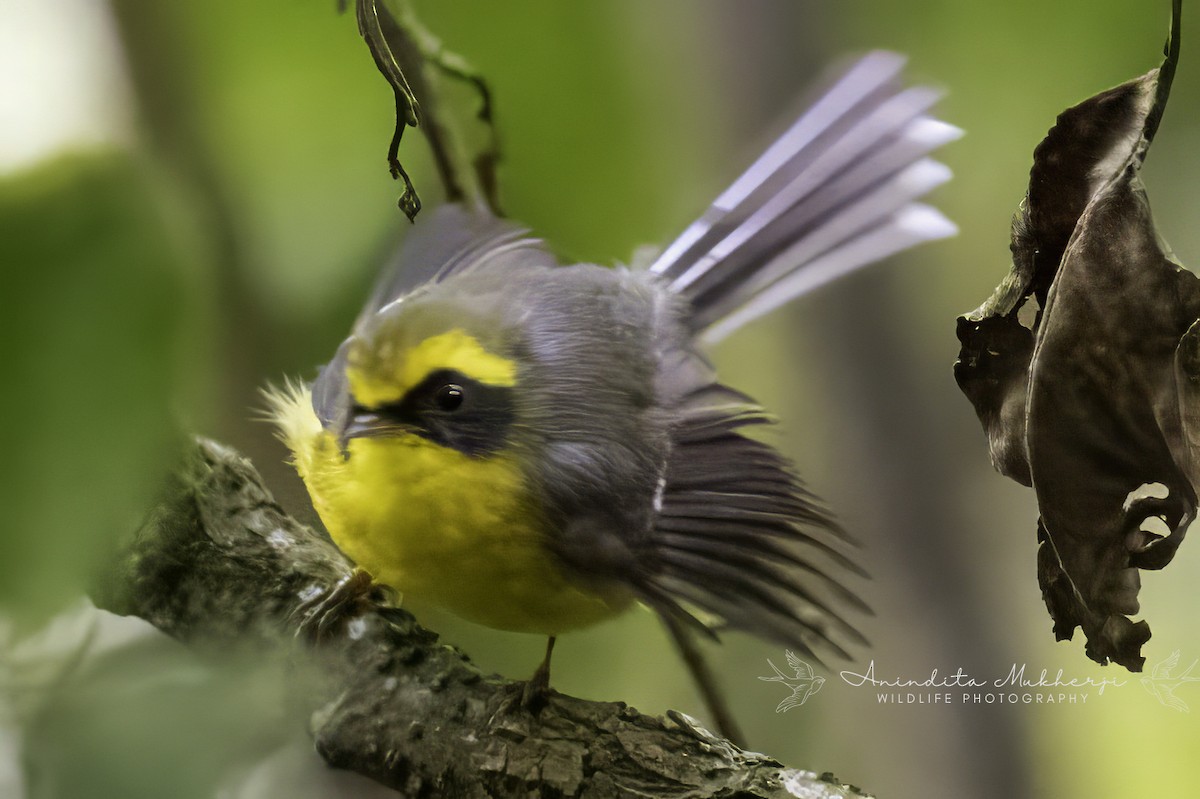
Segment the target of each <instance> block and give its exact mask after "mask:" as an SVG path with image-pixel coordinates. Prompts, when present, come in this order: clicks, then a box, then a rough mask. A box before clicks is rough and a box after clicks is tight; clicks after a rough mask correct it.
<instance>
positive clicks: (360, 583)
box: [291, 568, 380, 643]
mask: <svg viewBox="0 0 1200 799" xmlns="http://www.w3.org/2000/svg"><path fill="white" fill-rule="evenodd" d="M378 588H380V586H376V585H375V583H374V582H372V580H371V575H369V574H367V573H366V572H365V571H363V570H362V569H357V568H356V569H354V571H352V572H350V574H348V575H346V576H345V577H343V578H342V579H341V580H338V582H337V584H336V585H334V586H333V588H331V589H330V590H328V591H326V592H324V593H322V594H318V595H317V596H315V597H313V598H312V599H309V600H307V601H305V602H303V603H301V604H300V605H299V606H298V607H297V608H296V609H295V610H294V611H293V612H292V614H291V618H292V619H299V623H298V624H297V627H296V636H297V637H301V636H303V637H305V638H307V639H309V640H310V641H312V642H313V643H319V642H321V641H323V640H325V639H326V638H328V637H329V636H330V635H331V634H332V633H334V631H336V630H337V629H338V628H340V627H341V625H342V624H344V623H345V622H346V621H347V620H348V619H351V618H353V617H354V616H357V615H358V614H359V613H360V612H361V611H362V610H363V609H364V606H365V604H366V600H367V599H368V598H369V597H373V595H374V594H375V592H376V589H378Z"/></svg>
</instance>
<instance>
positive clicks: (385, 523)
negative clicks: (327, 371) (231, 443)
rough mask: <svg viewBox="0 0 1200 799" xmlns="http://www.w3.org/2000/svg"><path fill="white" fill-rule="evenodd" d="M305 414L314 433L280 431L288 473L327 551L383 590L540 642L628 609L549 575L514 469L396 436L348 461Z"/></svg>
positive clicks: (302, 428)
mask: <svg viewBox="0 0 1200 799" xmlns="http://www.w3.org/2000/svg"><path fill="white" fill-rule="evenodd" d="M305 393H306V394H307V392H305ZM300 405H301V403H300V402H296V406H300ZM301 410H302V409H301V408H299V407H297V408H295V412H299V411H301ZM303 410H307V413H308V414H309V416H310V417H311V422H308V421H307V420H305V422H304V423H303V425H292V426H290V428H289V427H287V426H285V425H283V424H281V425H280V427H281V429H283V430H284V437H285V439H287V440H288V441H287V443H288V444H289V446H290V447H291V448H292V450H293V453H294V455H295V464H296V468H297V471H299V472H300V476H301V477H302V478H303V479H304V482H305V484H306V485H307V486H308V490H309V494H310V495H311V496H312V499H313V505H314V506H315V507H316V509H317V512H318V513H319V514H320V515H321V519H322V520H323V521H324V522H325V525H326V526H327V527H328V529H329V533H330V535H331V536H332V537H333V539H334V541H335V542H336V543H337V545H338V546H339V547H340V548H341V549H342V551H343V552H345V553H346V554H347V555H348V556H349V557H350V558H351V559H353V560H354V561H355V562H356V563H357V564H358V565H359V566H361V567H362V568H363V569H366V570H367V571H368V572H370V574H371V575H372V576H373V577H375V578H376V579H377V580H379V581H380V582H382V583H385V584H387V585H390V586H392V587H393V588H395V589H397V590H398V591H401V592H402V593H403V594H404V595H405V596H408V597H412V598H414V599H420V600H422V601H431V602H434V603H436V604H438V605H441V606H443V607H445V608H446V609H448V610H450V611H451V612H453V613H455V614H456V615H459V616H462V617H463V618H465V619H468V620H470V621H474V622H477V623H479V624H484V625H487V626H489V627H495V628H498V629H503V630H513V631H517V632H532V633H541V634H544V635H557V634H559V633H562V632H567V631H569V630H572V629H576V628H579V627H586V626H588V625H591V624H595V623H597V622H599V621H602V620H604V619H606V618H609V617H611V616H613V615H615V614H617V613H619V612H621V611H622V610H624V609H625V608H627V607H628V606H629V605H630V603H631V602H632V596H631V595H630V594H629V592H628V591H624V590H617V589H614V590H612V591H608V592H597V591H596V590H593V589H590V588H588V587H584V586H580V585H578V584H576V583H574V582H572V581H571V580H570V579H569V577H568V575H567V574H566V573H565V572H564V571H563V570H562V569H561V568H560V567H559V566H558V564H557V563H556V562H555V560H554V558H553V555H552V554H551V553H550V552H549V551H548V550H547V547H546V543H545V530H544V527H543V522H542V519H541V516H540V514H539V512H538V509H537V508H536V507H535V505H534V504H533V503H532V502H531V501H530V499H529V497H528V492H527V489H526V487H525V485H524V482H523V480H522V479H521V474H520V471H519V469H518V466H517V464H516V462H515V461H514V460H513V459H512V458H510V457H507V456H504V455H497V456H491V457H487V458H479V457H472V456H469V455H465V454H463V453H461V452H458V451H456V450H453V449H448V448H446V447H441V446H439V445H437V444H435V443H433V442H431V441H428V440H426V439H424V438H421V437H419V436H415V435H404V436H398V437H386V438H356V439H351V441H350V442H349V451H350V458H349V459H348V460H347V459H345V458H344V457H343V456H342V454H341V452H339V451H338V447H337V443H336V441H335V440H334V438H333V437H332V436H331V435H330V434H328V433H327V432H325V431H324V430H323V429H322V428H321V427H320V424H319V422H317V420H316V417H315V416H313V415H312V411H311V405H309V406H307V408H304V409H303Z"/></svg>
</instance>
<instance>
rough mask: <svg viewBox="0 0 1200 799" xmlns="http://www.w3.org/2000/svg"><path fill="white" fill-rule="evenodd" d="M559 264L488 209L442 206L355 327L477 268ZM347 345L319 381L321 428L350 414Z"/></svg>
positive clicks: (415, 234)
mask: <svg viewBox="0 0 1200 799" xmlns="http://www.w3.org/2000/svg"><path fill="white" fill-rule="evenodd" d="M518 264H522V265H531V264H533V265H536V264H545V265H547V266H557V265H558V261H557V259H556V258H555V257H554V255H553V254H551V253H550V251H549V250H548V249H546V247H545V245H544V244H543V243H542V242H541V240H539V239H535V238H531V237H530V236H529V233H528V231H527V230H526V229H525V228H522V227H520V226H518V225H514V224H513V223H511V222H507V221H505V220H502V219H499V218H497V217H496V216H494V215H492V214H491V213H489V212H488V211H487V210H485V209H472V208H467V207H465V206H463V205H457V204H449V205H442V206H439V207H438V208H435V209H433V210H432V211H427V212H425V213H424V214H422V215H421V216H420V217H419V218H418V219H417V222H416V224H414V225H413V226H412V228H411V229H410V230H409V232H408V235H407V236H405V238H404V241H403V242H402V243H401V245H400V248H399V249H398V250H397V252H396V255H395V256H394V257H393V258H392V259H391V261H389V262H388V264H387V265H386V266H385V267H384V269H383V271H382V273H381V274H380V276H379V279H378V280H377V281H376V283H375V288H374V290H373V291H372V292H371V296H370V299H368V300H367V304H366V305H365V306H363V309H362V311H361V312H360V313H359V315H358V319H357V320H356V321H355V323H354V332H358V331H359V330H361V329H362V327H363V325H364V324H365V323H366V322H367V321H368V320H369V319H370V318H371V317H373V316H375V315H376V314H378V313H380V312H381V311H383V310H384V309H386V308H387V307H388V306H389V305H391V304H392V303H394V302H396V301H397V300H400V299H402V298H403V297H405V296H407V295H409V294H411V293H412V292H414V291H419V290H420V288H421V286H423V285H426V284H429V283H436V282H439V281H442V280H445V279H446V278H448V277H450V276H452V275H457V274H462V273H464V272H467V271H471V270H476V269H484V268H487V269H504V268H507V267H511V266H516V265H518ZM353 338H354V334H353V333H352V334H351V336H350V338H348V339H346V340H345V341H343V342H342V344H341V346H340V347H338V350H337V353H336V354H335V355H334V357H333V359H332V360H331V361H330V362H329V363H328V364H326V365H325V366H324V367H322V368H321V371H320V373H319V374H318V375H317V379H316V380H315V381H314V382H313V386H312V396H313V410H314V411H315V412H316V414H317V417H318V418H319V419H320V420H321V423H322V424H323V425H324V426H325V427H327V428H329V427H334V426H336V425H337V423H338V422H339V421H340V420H342V419H343V418H344V416H345V414H347V413H349V410H350V407H349V406H350V396H349V390H348V388H347V386H346V356H347V352H348V350H349V346H350V343H351V341H352V340H353Z"/></svg>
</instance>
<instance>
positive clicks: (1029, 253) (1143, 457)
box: [955, 0, 1200, 671]
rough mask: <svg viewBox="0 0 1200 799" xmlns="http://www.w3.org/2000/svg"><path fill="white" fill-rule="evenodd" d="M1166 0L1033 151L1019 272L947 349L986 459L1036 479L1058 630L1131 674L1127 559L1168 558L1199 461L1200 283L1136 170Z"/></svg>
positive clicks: (1045, 585)
mask: <svg viewBox="0 0 1200 799" xmlns="http://www.w3.org/2000/svg"><path fill="white" fill-rule="evenodd" d="M1172 12H1173V13H1172V25H1171V35H1170V38H1169V39H1168V42H1167V48H1166V58H1165V59H1164V61H1163V64H1162V66H1161V67H1160V68H1159V69H1156V70H1153V71H1152V72H1150V73H1148V74H1146V75H1144V76H1142V77H1140V78H1137V79H1135V80H1132V81H1130V82H1128V83H1125V84H1122V85H1120V86H1118V87H1116V88H1114V89H1110V90H1108V91H1106V92H1102V93H1101V94H1098V95H1096V96H1095V97H1092V98H1091V99H1089V100H1087V101H1085V102H1083V103H1081V104H1079V105H1077V106H1075V107H1074V108H1070V109H1068V110H1067V111H1064V112H1063V113H1062V114H1061V115H1060V116H1059V118H1058V120H1057V123H1056V124H1055V126H1054V128H1052V129H1051V130H1050V133H1049V134H1048V135H1047V137H1046V139H1045V140H1044V141H1043V142H1042V143H1041V144H1040V145H1039V146H1038V148H1037V149H1036V150H1035V151H1034V164H1033V169H1032V170H1031V172H1030V181H1029V191H1028V193H1027V194H1026V196H1025V200H1024V202H1023V203H1022V206H1021V209H1020V210H1019V212H1018V214H1017V217H1016V219H1015V220H1014V223H1013V240H1012V253H1013V267H1012V270H1011V272H1010V273H1009V274H1008V275H1007V276H1006V277H1005V279H1004V281H1003V282H1002V283H1001V284H1000V286H999V287H998V288H997V289H996V291H995V292H994V293H993V295H992V297H991V298H989V299H988V301H987V302H985V303H984V304H983V305H982V306H981V307H980V308H979V309H977V310H976V311H974V312H972V313H970V314H967V315H966V316H963V317H960V318H959V320H958V337H959V340H960V341H961V343H962V351H961V352H960V354H959V360H958V363H956V364H955V378H956V379H957V380H958V384H959V387H960V388H961V389H962V391H963V393H965V394H966V395H967V397H968V398H969V399H970V400H971V402H972V404H973V405H974V406H975V410H976V412H977V413H978V415H979V418H980V421H981V422H982V423H983V427H984V431H985V432H986V433H987V435H988V439H989V443H990V448H991V453H992V461H993V463H994V464H995V466H996V468H997V469H998V470H999V471H1000V472H1001V473H1003V474H1005V475H1008V476H1009V477H1012V478H1013V479H1014V480H1017V481H1018V482H1020V483H1023V484H1025V485H1032V486H1033V489H1034V491H1035V492H1036V494H1037V499H1038V507H1039V509H1040V511H1041V519H1040V520H1039V522H1038V540H1039V542H1040V547H1039V551H1038V580H1039V583H1040V584H1041V588H1042V594H1043V598H1044V599H1045V601H1046V606H1047V609H1048V610H1049V611H1050V615H1051V617H1052V618H1053V620H1054V631H1055V634H1056V636H1057V637H1058V639H1059V640H1063V639H1066V638H1070V637H1071V636H1072V635H1073V633H1074V631H1075V628H1076V627H1082V628H1083V631H1084V635H1085V636H1086V637H1087V654H1088V656H1089V657H1091V658H1092V659H1094V660H1096V661H1098V662H1100V663H1107V662H1108V661H1109V660H1112V661H1115V662H1117V663H1120V664H1121V665H1123V666H1125V667H1126V668H1128V669H1130V670H1132V671H1138V670H1140V669H1141V667H1142V663H1143V661H1144V658H1143V657H1142V655H1141V646H1142V644H1143V643H1145V642H1146V640H1148V639H1149V637H1150V628H1149V626H1148V625H1147V624H1146V622H1144V621H1139V622H1134V621H1131V620H1130V619H1129V618H1128V616H1129V615H1132V614H1135V613H1137V612H1138V609H1139V606H1138V598H1137V595H1138V589H1139V587H1140V578H1139V572H1138V570H1139V569H1161V568H1162V567H1164V566H1166V565H1167V563H1169V562H1170V561H1171V558H1172V557H1173V556H1174V554H1175V550H1176V548H1178V546H1179V544H1180V543H1181V542H1182V540H1183V536H1184V533H1185V531H1186V529H1187V526H1188V524H1189V523H1190V522H1191V520H1192V519H1193V517H1194V516H1195V513H1196V486H1197V484H1198V483H1197V478H1198V476H1200V474H1198V471H1200V470H1198V469H1197V462H1196V461H1197V456H1198V454H1200V449H1197V446H1198V445H1200V324H1198V323H1197V319H1200V280H1198V279H1197V278H1196V277H1195V276H1194V275H1193V274H1192V273H1190V272H1187V271H1185V270H1183V269H1181V268H1180V267H1179V266H1177V265H1176V264H1175V263H1173V262H1172V261H1171V260H1170V259H1169V258H1167V256H1166V255H1164V253H1163V251H1162V249H1161V247H1160V245H1159V241H1158V237H1157V235H1156V233H1155V230H1154V225H1153V222H1152V220H1151V216H1150V207H1149V203H1148V202H1147V200H1146V195H1145V192H1144V189H1143V187H1142V185H1141V182H1140V180H1139V179H1138V172H1139V170H1140V168H1141V165H1142V161H1143V160H1144V158H1145V156H1146V151H1147V148H1148V147H1149V145H1150V142H1151V140H1152V139H1153V137H1154V133H1155V131H1156V130H1157V128H1158V124H1159V121H1160V120H1161V118H1162V113H1163V109H1164V107H1165V105H1166V101H1167V94H1168V92H1169V90H1170V86H1171V80H1172V78H1173V77H1174V73H1175V65H1176V63H1177V61H1178V56H1179V16H1180V2H1179V0H1175V2H1174V3H1173V9H1172ZM1026 305H1029V306H1030V308H1031V309H1033V310H1034V311H1035V313H1034V314H1032V319H1031V320H1029V321H1028V322H1027V323H1026V324H1022V319H1021V318H1019V317H1020V316H1021V311H1022V309H1023V307H1024V306H1026ZM1025 310H1026V316H1030V314H1029V313H1028V311H1029V309H1025Z"/></svg>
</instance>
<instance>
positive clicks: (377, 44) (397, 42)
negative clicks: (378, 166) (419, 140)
mask: <svg viewBox="0 0 1200 799" xmlns="http://www.w3.org/2000/svg"><path fill="white" fill-rule="evenodd" d="M343 3H344V0H343ZM354 12H355V16H356V17H357V19H358V32H359V34H360V35H362V37H363V40H364V41H365V42H366V43H367V48H368V49H369V50H370V51H371V57H372V58H373V59H374V60H375V66H376V67H377V68H378V69H379V72H380V73H381V74H382V75H383V77H385V78H386V79H387V82H388V85H390V86H391V87H392V93H393V94H394V95H395V97H396V128H395V132H393V134H392V142H391V144H390V145H389V146H388V153H387V158H388V168H389V169H391V172H392V177H393V178H396V179H398V180H403V181H404V193H403V194H402V195H400V201H399V203H398V205H399V206H400V210H401V211H403V212H404V215H405V216H407V217H408V221H409V222H412V221H413V220H415V219H416V217H417V213H418V212H419V211H420V210H421V200H420V198H419V197H417V190H416V189H415V188H413V184H412V181H411V180H410V179H409V177H408V173H407V172H405V171H404V167H403V165H401V163H400V139H401V138H402V137H403V136H404V129H405V128H406V127H414V128H415V127H418V126H419V125H420V124H421V106H420V104H419V103H418V102H417V98H416V96H415V95H414V94H413V90H412V88H411V87H410V86H409V84H408V79H407V78H405V76H404V69H403V68H402V66H401V65H402V64H403V62H404V59H405V58H406V57H407V58H409V59H412V58H414V57H419V56H416V55H415V54H416V53H417V46H416V44H415V43H414V42H413V41H412V37H411V35H410V34H409V32H408V31H407V30H405V28H404V27H403V26H402V25H400V23H399V22H397V21H396V18H395V17H393V16H392V14H391V12H389V11H388V9H387V6H386V5H384V3H383V0H355V6H354Z"/></svg>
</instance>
